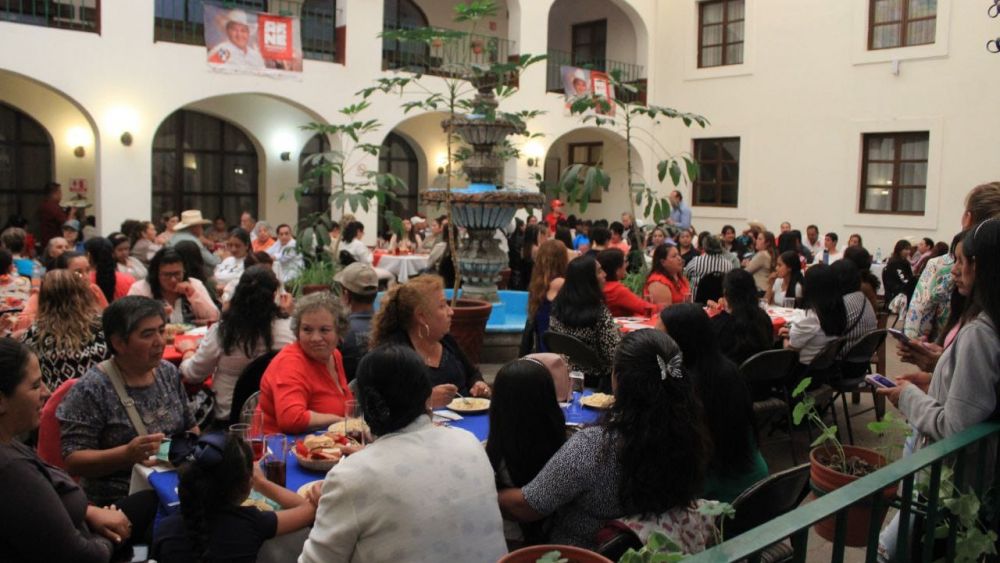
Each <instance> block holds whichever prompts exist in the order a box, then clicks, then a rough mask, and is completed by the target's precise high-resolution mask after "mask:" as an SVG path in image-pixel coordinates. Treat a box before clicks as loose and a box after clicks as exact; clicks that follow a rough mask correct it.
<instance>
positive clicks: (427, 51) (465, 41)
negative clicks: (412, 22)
mask: <svg viewBox="0 0 1000 563" xmlns="http://www.w3.org/2000/svg"><path fill="white" fill-rule="evenodd" d="M383 29H384V30H385V31H395V30H399V29H406V28H405V27H403V26H397V25H395V24H391V23H389V22H386V23H385V25H384V26H383ZM516 53H517V51H516V48H515V42H514V41H511V40H509V39H504V38H503V37H495V36H492V35H481V34H478V33H471V34H465V35H461V36H454V37H452V36H449V37H448V38H444V39H441V40H435V41H431V42H430V43H425V42H423V41H399V40H395V39H389V38H385V39H383V40H382V68H383V69H385V70H407V71H411V72H419V73H421V74H431V75H434V76H466V75H468V74H469V72H468V69H469V68H470V67H471V66H472V65H489V64H492V63H504V62H507V61H509V60H510V57H511V56H512V55H515V54H516Z"/></svg>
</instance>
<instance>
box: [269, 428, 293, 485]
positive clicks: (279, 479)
mask: <svg viewBox="0 0 1000 563" xmlns="http://www.w3.org/2000/svg"><path fill="white" fill-rule="evenodd" d="M264 443H265V444H266V445H267V448H266V449H265V451H264V475H265V476H266V477H267V480H268V481H270V482H272V483H274V484H276V485H280V486H282V487H284V486H285V467H286V466H285V459H286V457H287V456H288V437H287V436H285V435H284V434H268V435H267V436H265V437H264Z"/></svg>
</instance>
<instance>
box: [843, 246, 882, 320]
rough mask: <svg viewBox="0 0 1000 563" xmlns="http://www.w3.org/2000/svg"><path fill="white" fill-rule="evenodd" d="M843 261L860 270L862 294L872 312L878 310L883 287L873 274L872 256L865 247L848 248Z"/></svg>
mask: <svg viewBox="0 0 1000 563" xmlns="http://www.w3.org/2000/svg"><path fill="white" fill-rule="evenodd" d="M843 259H844V260H847V261H848V262H851V263H852V264H854V266H855V267H856V268H857V269H858V274H859V275H860V277H861V279H860V283H861V285H860V289H861V293H863V294H864V295H865V298H867V299H868V302H869V303H871V306H872V311H875V310H877V309H878V290H879V289H880V288H881V287H882V280H880V279H878V276H876V275H875V274H873V273H872V255H871V254H870V253H869V252H868V251H867V250H865V247H863V246H848V247H847V248H845V249H844V258H843Z"/></svg>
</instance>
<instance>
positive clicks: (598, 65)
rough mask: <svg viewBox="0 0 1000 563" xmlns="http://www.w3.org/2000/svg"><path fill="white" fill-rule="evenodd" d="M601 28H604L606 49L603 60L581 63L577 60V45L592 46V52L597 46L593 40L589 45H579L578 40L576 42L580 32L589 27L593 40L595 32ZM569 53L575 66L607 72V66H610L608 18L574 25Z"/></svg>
mask: <svg viewBox="0 0 1000 563" xmlns="http://www.w3.org/2000/svg"><path fill="white" fill-rule="evenodd" d="M599 26H604V49H603V56H602V57H601V58H599V59H592V60H589V61H579V60H577V58H576V47H577V45H581V44H583V45H590V46H591V49H590V50H591V51H594V48H593V46H594V45H596V44H597V43H595V42H594V41H593V40H591V41H590V42H589V43H578V42H577V40H576V37H577V33H578V32H579V30H580V29H581V28H585V27H589V28H591V38H593V33H594V31H593V30H594V29H595V28H597V27H599ZM569 53H570V55H569V56H570V59H571V60H572V61H573V65H574V66H583V65H586V66H587V67H588V68H591V69H593V70H600V71H602V72H603V71H605V70H607V66H608V63H607V60H608V20H607V18H603V19H599V20H591V21H586V22H580V23H575V24H573V26H572V28H571V35H570V45H569Z"/></svg>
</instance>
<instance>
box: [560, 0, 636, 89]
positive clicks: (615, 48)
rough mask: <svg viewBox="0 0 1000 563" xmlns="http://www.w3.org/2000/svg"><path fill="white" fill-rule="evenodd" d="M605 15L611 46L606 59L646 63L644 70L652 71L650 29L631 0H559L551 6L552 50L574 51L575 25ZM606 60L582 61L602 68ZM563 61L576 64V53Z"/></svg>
mask: <svg viewBox="0 0 1000 563" xmlns="http://www.w3.org/2000/svg"><path fill="white" fill-rule="evenodd" d="M598 14H603V17H601V16H597V17H595V15H598ZM601 19H605V20H607V36H606V38H605V41H604V43H605V45H606V49H607V50H606V51H605V56H604V57H603V59H608V60H613V61H620V62H623V63H628V64H634V65H639V66H642V67H644V73H648V72H649V57H648V50H649V47H648V43H649V32H648V30H647V28H646V24H645V22H644V21H643V18H642V16H641V15H640V14H639V12H637V11H636V9H635V8H634V7H633V6H632V5H631V3H630V2H628V1H627V0H610V1H608V0H555V1H554V2H553V3H552V5H551V6H550V7H549V22H548V30H549V37H548V47H549V51H550V52H552V51H556V52H558V51H562V52H566V53H572V51H573V45H572V27H573V25H576V24H585V23H589V22H593V21H595V20H598V21H599V20H601ZM629 35H631V38H630V37H629ZM629 39H631V40H629ZM596 58H597V59H600V57H596ZM602 63H603V61H601V60H598V61H581V64H589V65H590V66H593V67H594V68H598V69H601V68H600V67H601V64H602ZM550 64H554V63H550ZM562 64H573V61H572V56H570V57H569V58H568V60H567V61H566V62H564V63H562ZM601 70H604V69H601ZM623 74H626V75H628V72H627V70H623ZM626 78H629V77H628V76H626ZM636 78H638V77H636ZM642 78H646V76H643V77H642Z"/></svg>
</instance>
